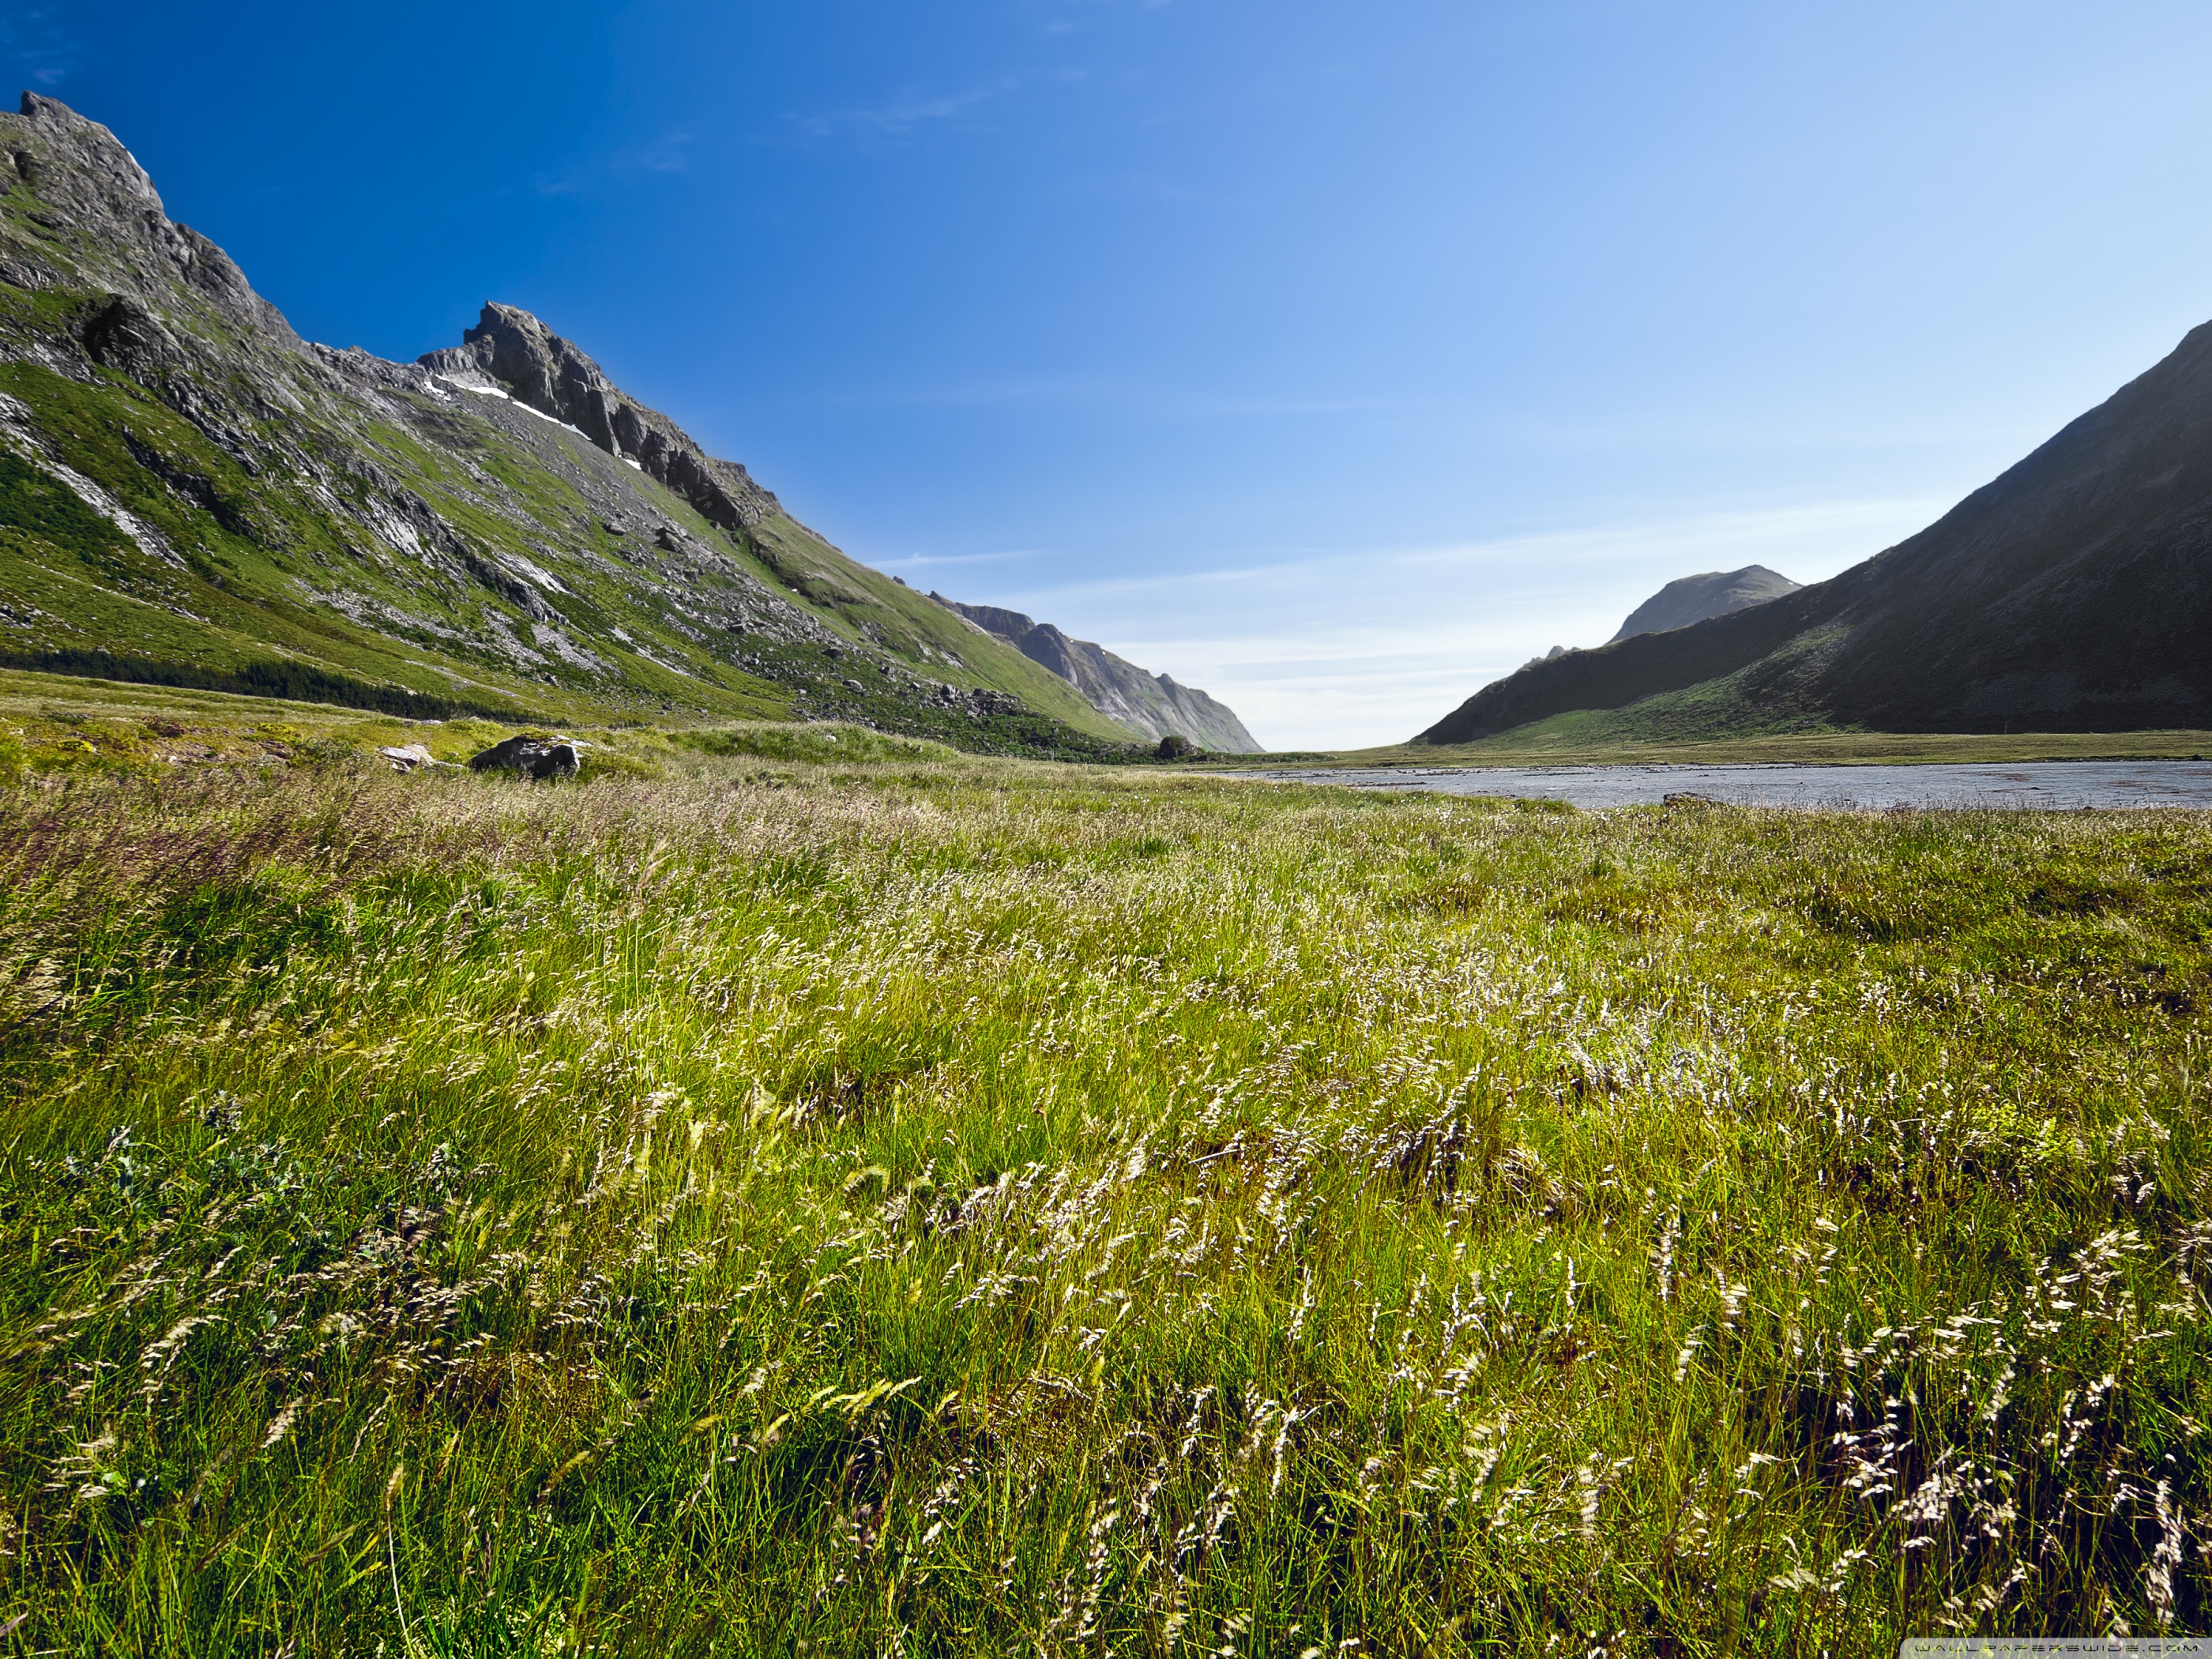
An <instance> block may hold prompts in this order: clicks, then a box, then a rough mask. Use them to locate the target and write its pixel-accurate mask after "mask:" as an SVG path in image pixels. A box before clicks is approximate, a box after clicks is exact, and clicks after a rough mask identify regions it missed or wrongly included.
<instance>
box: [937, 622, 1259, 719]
mask: <svg viewBox="0 0 2212 1659" xmlns="http://www.w3.org/2000/svg"><path fill="white" fill-rule="evenodd" d="M929 597H930V598H932V599H935V600H936V601H937V602H938V603H939V605H944V606H945V608H946V609H947V610H949V611H956V612H957V613H958V614H959V615H961V616H963V617H966V618H967V619H968V620H969V622H971V623H975V626H976V627H978V628H980V629H982V630H983V631H984V632H985V633H987V634H994V635H997V636H998V637H999V638H1000V639H1002V640H1004V641H1006V642H1007V643H1008V644H1009V645H1011V646H1012V647H1014V648H1015V649H1016V650H1017V651H1019V652H1020V653H1022V654H1023V655H1024V656H1025V657H1027V658H1028V659H1030V661H1031V662H1034V663H1036V664H1038V665H1041V666H1042V667H1045V668H1049V669H1050V670H1052V671H1053V672H1054V673H1055V674H1057V675H1059V676H1060V678H1062V679H1064V680H1066V682H1067V683H1068V684H1070V685H1072V686H1073V687H1074V688H1075V689H1076V690H1078V691H1079V692H1081V693H1082V694H1083V696H1084V700H1085V702H1089V703H1090V705H1091V707H1092V708H1096V709H1097V711H1098V712H1099V713H1100V714H1104V715H1106V716H1108V717H1109V718H1110V719H1113V720H1119V721H1121V724H1122V725H1124V726H1129V727H1131V728H1133V730H1135V731H1139V732H1143V733H1144V734H1145V735H1146V737H1148V738H1164V737H1168V736H1170V734H1172V735H1175V736H1179V737H1183V738H1189V739H1190V740H1191V741H1192V742H1193V743H1194V744H1197V745H1198V746H1199V747H1200V748H1201V749H1210V750H1213V751H1214V752H1215V753H1216V754H1222V755H1256V754H1260V753H1262V752H1263V751H1262V750H1261V746H1260V744H1259V741H1258V740H1257V739H1256V738H1254V737H1253V735H1252V734H1251V733H1250V732H1248V731H1246V730H1245V729H1244V722H1243V721H1242V720H1238V719H1237V714H1236V711H1235V710H1233V709H1231V708H1230V707H1229V706H1228V705H1227V704H1226V703H1224V702H1218V701H1217V700H1216V699H1214V698H1212V697H1210V696H1207V695H1206V693H1205V692H1203V691H1201V690H1199V689H1198V688H1197V687H1196V686H1191V685H1182V684H1177V683H1176V681H1175V680H1174V679H1172V678H1170V677H1169V676H1168V675H1165V674H1153V673H1148V672H1146V671H1145V670H1144V669H1141V668H1139V667H1138V666H1137V665H1136V664H1134V663H1133V662H1129V661H1127V660H1126V659H1123V658H1121V657H1117V656H1115V654H1114V653H1112V652H1111V651H1109V650H1108V649H1106V647H1104V646H1103V645H1094V644H1092V643H1091V641H1089V640H1072V639H1070V638H1068V636H1067V635H1065V634H1063V633H1061V632H1060V629H1057V628H1054V626H1053V625H1052V624H1051V623H1041V622H1038V621H1036V620H1035V619H1034V618H1033V617H1025V616H1024V615H1023V614H1022V613H1021V612H1020V611H1006V610H1002V609H1001V608H1000V607H999V606H997V605H963V604H961V603H960V602H959V601H958V600H957V599H946V598H945V596H944V595H943V594H942V593H932V594H931V595H930V596H929Z"/></svg>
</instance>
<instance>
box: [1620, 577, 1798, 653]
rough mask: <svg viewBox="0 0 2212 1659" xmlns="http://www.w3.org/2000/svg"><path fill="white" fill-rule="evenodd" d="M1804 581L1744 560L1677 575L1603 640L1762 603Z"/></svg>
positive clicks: (1659, 630) (1685, 624) (1683, 625)
mask: <svg viewBox="0 0 2212 1659" xmlns="http://www.w3.org/2000/svg"><path fill="white" fill-rule="evenodd" d="M1803 585H1804V584H1802V582H1793V581H1791V580H1790V578H1789V577H1787V576H1785V575H1784V574H1782V573H1781V572H1780V571H1778V570H1769V569H1768V568H1766V567H1765V565H1763V564H1747V565H1746V566H1744V568H1742V569H1741V570H1710V571H1707V572H1706V573H1705V574H1703V575H1701V576H1680V577H1677V578H1676V579H1675V580H1673V581H1671V582H1668V584H1667V585H1666V586H1664V587H1662V588H1661V589H1660V590H1659V591H1658V592H1656V593H1654V594H1653V595H1652V596H1651V597H1650V599H1646V600H1644V603H1643V604H1641V605H1638V606H1637V607H1636V609H1635V610H1633V611H1630V612H1629V613H1628V620H1627V621H1626V622H1624V623H1621V625H1620V632H1619V633H1617V634H1615V635H1613V638H1612V639H1610V640H1607V641H1606V643H1607V645H1612V644H1613V643H1614V642H1615V641H1620V640H1625V639H1629V638H1631V637H1632V636H1633V635H1638V634H1663V633H1665V632H1667V630H1668V629H1673V628H1687V627H1688V626H1689V625H1690V624H1691V623H1701V622H1703V621H1705V618H1706V617H1725V616H1726V615H1728V613H1729V611H1741V610H1742V609H1743V608H1744V607H1745V606H1746V605H1765V603H1766V602H1767V600H1769V599H1780V598H1781V597H1782V596H1783V595H1784V593H1795V592H1796V591H1797V590H1798V589H1799V588H1800V587H1801V586H1803Z"/></svg>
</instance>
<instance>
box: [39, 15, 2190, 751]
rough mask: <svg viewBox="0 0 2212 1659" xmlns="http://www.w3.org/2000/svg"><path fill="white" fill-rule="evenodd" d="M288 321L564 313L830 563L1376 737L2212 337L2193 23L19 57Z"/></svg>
mask: <svg viewBox="0 0 2212 1659" xmlns="http://www.w3.org/2000/svg"><path fill="white" fill-rule="evenodd" d="M0 56H4V57H5V58H7V60H8V64H9V68H10V69H12V70H13V71H14V73H15V77H16V81H17V82H18V84H20V85H25V86H31V87H34V88H39V89H40V90H42V91H46V92H47V93H49V94H52V95H54V96H57V97H59V98H62V99H64V100H67V101H69V102H70V104H72V105H73V106H76V107H77V108H79V109H80V110H82V111H83V112H85V113H87V114H88V115H90V116H92V117H93V118H95V119H98V120H100V121H104V122H106V124H107V125H110V126H112V128H114V129H115V131H117V132H118V134H119V135H120V136H121V137H123V138H124V140H125V143H128V144H130V145H131V148H132V149H133V150H134V151H135V152H136V154H137V156H138V157H139V159H140V160H141V161H143V163H144V164H145V165H146V167H148V168H149V171H151V172H152V173H153V174H154V177H155V182H156V183H157V185H159V186H160V187H161V191H162V192H163V195H164V198H165V200H166V201H167V205H168V208H169V210H170V212H171V213H172V214H173V216H176V217H178V218H180V219H183V220H185V222H188V223H191V224H192V225H194V226H195V227H197V228H199V229H201V230H202V231H204V232H205V233H206V234H209V235H210V236H213V237H214V238H215V239H216V240H217V241H219V242H221V243H222V244H223V245H224V246H226V247H228V249H229V250H230V251H231V252H232V253H233V254H234V255H235V256H236V257H237V258H239V260H240V263H241V264H243V265H244V266H245V267H246V271H247V273H248V275H249V276H251V277H252V279H253V281H254V283H255V284H256V285H257V286H258V288H259V289H261V291H262V292H263V293H264V294H265V295H268V296H269V297H270V299H271V300H273V301H276V303H277V304H278V305H279V306H281V307H283V310H284V311H285V313H287V314H288V315H289V317H290V318H291V319H292V320H293V322H294V323H295V325H297V326H298V327H299V329H300V330H301V332H302V333H305V334H307V335H308V336H309V337H313V338H317V339H320V340H324V341H327V342H329V343H332V344H335V345H350V344H360V345H362V346H366V347H367V348H368V349H371V350H373V351H376V352H380V353H382V354H384V355H386V356H394V357H402V358H406V357H412V356H415V355H416V354H417V353H419V352H421V351H423V350H426V349H430V348H431V347H434V346H438V345H443V344H448V343H453V342H454V341H456V340H458V338H459V333H460V331H461V329H462V328H463V327H464V326H465V325H466V324H468V323H469V322H471V321H472V320H473V319H474V317H475V314H476V311H477V307H478V305H479V304H480V303H481V302H482V301H484V300H486V299H499V300H502V301H508V302H511V303H513V304H517V305H521V306H525V307H528V308H529V309H531V310H532V311H534V312H536V313H538V314H539V315H540V316H542V317H543V318H544V319H546V321H547V322H548V323H550V325H552V326H554V327H555V328H556V329H557V330H558V331H561V332H562V333H564V334H566V335H568V336H569V337H571V338H573V339H574V340H575V341H577V342H578V343H580V344H581V345H582V346H583V347H584V349H586V350H587V351H589V352H591V353H592V355H593V356H596V357H598V358H599V361H600V362H601V363H602V364H603V365H605V368H607V370H608V371H609V373H610V374H611V375H612V376H613V378H614V379H615V380H617V382H618V383H619V384H621V385H622V386H624V387H625V388H626V389H627V390H629V392H631V393H633V394H634V395H635V396H637V397H640V398H643V399H644V400H646V401H647V402H648V403H651V404H655V405H656V406H658V407H659V408H661V409H664V410H667V411H668V412H669V413H670V414H671V415H673V416H676V417H677V418H678V420H680V421H682V422H684V424H685V425H687V426H688V427H689V428H690V429H691V430H692V432H693V433H694V434H695V435H697V436H698V437H699V438H700V439H701V440H702V441H704V442H705V443H706V444H707V445H708V447H709V448H711V449H713V450H714V451H715V452H716V453H721V454H725V455H728V456H731V457H732V458H733V459H738V460H742V461H744V463H746V464H747V465H749V466H750V468H751V469H752V471H754V473H755V474H756V476H757V477H760V478H761V479H762V481H763V483H767V484H768V485H769V487H770V488H771V489H775V490H776V491H777V492H778V493H779V495H781V497H782V498H783V500H784V501H785V503H786V505H787V506H788V507H790V508H791V509H792V511H793V513H796V514H797V515H798V516H799V518H800V519H802V520H805V521H806V522H807V523H809V524H811V525H812V526H814V527H815V528H817V529H818V530H820V531H822V532H823V533H825V534H827V535H829V537H830V538H832V539H834V540H836V542H837V543H838V544H840V545H842V546H843V547H844V548H845V549H846V550H848V551H849V552H850V553H852V554H853V555H854V556H856V557H858V558H860V559H863V560H866V562H870V563H872V564H876V565H878V566H880V567H882V568H886V569H889V570H892V571H895V572H896V573H897V574H901V575H902V576H904V577H905V578H906V579H907V580H908V581H909V582H912V583H914V584H915V585H916V586H921V587H925V588H927V587H936V588H939V589H942V590H943V591H944V592H946V593H948V594H951V595H952V596H954V597H956V598H960V599H970V600H976V601H987V602H990V603H995V604H1005V605H1016V606H1018V607H1019V608H1021V609H1024V610H1026V611H1031V612H1032V613H1033V614H1035V615H1037V616H1039V617H1043V618H1046V619H1048V620H1050V621H1053V622H1056V623H1060V625H1061V626H1062V627H1064V628H1066V629H1067V630H1068V631H1069V632H1071V633H1073V634H1075V635H1079V636H1080V637H1085V638H1093V639H1097V640H1100V641H1103V642H1104V643H1105V644H1107V645H1108V646H1109V647H1112V648H1113V649H1115V650H1117V651H1120V652H1121V653H1123V654H1125V655H1127V656H1129V657H1131V658H1133V659H1135V660H1136V661H1139V662H1140V663H1143V664H1144V665H1146V666H1147V667H1151V668H1154V669H1165V670H1167V671H1170V672H1172V673H1174V674H1175V675H1176V678H1179V679H1183V680H1185V681H1187V682H1188V683H1191V684H1198V685H1201V686H1204V687H1206V688H1207V689H1208V690H1212V691H1213V692H1214V693H1215V694H1216V695H1218V696H1221V697H1223V698H1224V699H1225V700H1226V701H1228V702H1230V703H1231V705H1232V706H1233V707H1235V708H1237V710H1238V711H1239V712H1240V713H1241V714H1243V715H1244V716H1245V718H1246V720H1247V722H1248V723H1249V725H1250V726H1252V728H1253V729H1254V731H1255V732H1256V733H1257V735H1258V736H1259V737H1260V738H1261V741H1263V742H1265V743H1267V744H1269V745H1270V746H1272V747H1278V748H1282V747H1291V746H1309V745H1310V746H1346V745H1352V744H1368V743H1379V742H1389V741H1395V740H1398V739H1401V738H1404V737H1406V736H1408V735H1410V734H1411V733H1412V732H1414V731H1416V730H1418V729H1419V728H1420V727H1421V726H1425V725H1427V724H1429V723H1430V722H1431V721H1432V720H1435V719H1437V718H1438V717H1439V716H1441V715H1442V714H1444V713H1445V712H1446V711H1447V710H1448V709H1449V708H1451V707H1453V706H1454V705H1455V704H1456V703H1457V702H1459V701H1460V700H1461V699H1462V698H1463V697H1464V696H1467V695H1468V694H1469V693H1470V692H1472V691H1473V690H1474V689H1475V688H1476V687H1477V686H1479V685H1480V684H1483V683H1484V682H1485V681H1486V680H1488V679H1491V678H1494V677H1496V676H1497V675H1498V674H1499V673H1502V672H1504V671H1507V670H1509V669H1510V668H1511V667H1512V666H1513V665H1516V664H1517V663H1518V662H1520V661H1522V659H1525V658H1527V657H1528V656H1529V655H1531V654H1533V653H1536V652H1538V651H1541V650H1543V649H1545V648H1547V647H1550V646H1551V645H1553V644H1569V645H1573V644H1595V643H1597V642H1599V641H1601V640H1603V639H1604V638H1606V637H1607V635H1609V634H1610V633H1611V632H1612V631H1613V628H1614V627H1615V626H1617V625H1618V623H1619V621H1620V617H1622V616H1623V615H1624V614H1625V613H1626V611H1628V610H1629V609H1631V608H1632V606H1633V605H1635V604H1636V603H1637V602H1638V600H1640V599H1643V598H1644V597H1645V596H1646V595H1647V594H1648V593H1649V592H1650V591H1651V590H1652V589H1654V588H1656V586H1659V585H1660V584H1661V583H1662V582H1664V581H1666V580H1669V579H1671V578H1673V577H1674V576H1678V575H1683V574H1689V573H1691V572H1692V571H1698V570H1707V569H1716V568H1733V567H1734V566H1735V565H1739V564H1742V563H1747V562H1753V561H1757V562H1763V563H1765V564H1769V565H1771V566H1773V567H1775V568H1778V569H1780V570H1782V571H1784V573H1785V574H1790V575H1791V576H1794V577H1796V578H1798V579H1799V580H1809V579H1814V578H1817V577H1820V576H1826V575H1829V574H1834V573H1835V572H1836V571H1838V570H1839V569H1842V568H1844V567H1845V566H1846V565H1849V564H1850V563H1852V562H1856V561H1857V559H1859V558H1862V557H1864V556H1868V555H1869V554H1871V553H1874V552H1875V551H1877V550H1880V549H1881V547H1883V546H1885V545H1887V544H1890V543H1891V542H1893V541H1895V540H1897V539H1899V538H1901V537H1902V536H1904V535H1905V534H1907V533H1909V532H1911V531H1912V530H1914V529H1917V528H1918V527H1919V526H1921V525H1922V524H1924V523H1925V522H1927V521H1928V520H1929V519H1931V518H1932V517H1934V516H1935V515H1936V513H1939V512H1940V511H1942V508H1943V507H1946V506H1948V504H1949V503H1950V502H1951V501H1954V500H1956V499H1957V498H1958V497H1959V496H1960V495H1963V494H1964V493H1966V491H1967V490H1968V489H1972V488H1973V487H1974V486H1975V485H1977V484H1978V483H1982V482H1984V480H1985V479H1986V478H1988V477H1990V476H1991V475H1993V474H1994V473H1995V472H1996V471H1999V470H2001V469H2002V467H2003V466H2005V465H2008V463H2010V462H2011V461H2012V460H2014V459H2017V458H2018V457H2019V456H2020V455H2021V454H2022V453H2025V452H2026V451H2027V449H2028V448H2030V447H2033V445H2034V444H2035V443H2036V442H2038V441H2040V440H2041V439H2042V438H2043V437H2045V436H2046V435H2049V434H2050V433H2051V431H2053V430H2055V429H2056V428H2057V427H2058V426H2059V425H2061V424H2062V423H2063V422H2065V421H2066V420H2067V419H2069V418H2070V417H2071V416H2074V415H2075V414H2077V413H2079V412H2080V411H2081V410H2083V409H2085V408H2087V407H2088V406H2089V405H2090V404H2093V403H2095V402H2097V401H2098V400H2099V399H2100V398H2103V397H2105V396H2106V395H2107V394H2108V393H2110V392H2112V390H2113V389H2114V388H2115V387H2117V386H2118V385H2119V384H2120V383H2122V382H2123V381H2124V380H2127V379H2129V378H2130V377H2131V376H2132V375H2134V374H2137V373H2140V372H2141V371H2142V369H2144V368H2148V366H2149V365H2150V364H2151V363H2152V362H2154V361H2155V360H2156V359H2157V358H2158V357H2160V356H2162V355H2163V354H2164V353H2165V352H2166V351H2167V350H2169V349H2171V348H2172V345H2173V344H2174V343H2175V342H2176V341H2177V340H2178V339H2179V337H2180V336H2181V335H2182V334H2183V333H2184V332H2185V331H2186V330H2187V329H2189V328H2191V327H2192V326H2194V325H2196V324H2197V323H2199V322H2202V321H2203V320H2205V319H2207V318H2212V212H2208V210H2207V209H2208V206H2209V205H2212V203H2208V190H2207V182H2208V181H2207V173H2208V168H2212V98H2207V97H2206V96H2205V95H2204V92H2203V88H2204V85H2205V83H2206V80H2207V71H2208V70H2212V8H2208V7H2205V6H2203V4H2201V3H2170V4H2162V3H2141V4H2136V3H2127V0H2106V3H2102V4H2094V5H2093V4H2088V3H2079V4H2049V3H2038V0H2009V3H2003V4H1997V3H1987V4H1980V3H1977V4H1963V3H1960V4H1953V3H1945V0H1915V3H1910V4H1903V3H1898V4H1893V3H1888V0H1853V3H1850V4H1842V3H1838V4H1793V3H1789V0H1760V3H1756V4H1749V3H1747V4H1736V3H1669V4H1661V3H1642V0H1637V3H1631V0H1619V3H1578V0H1541V3H1533V0H1532V3H1478V0H1461V3H1443V0H1434V3H1431V0H1407V3H1388V0H1385V3H1374V0H1370V3H1365V4H1352V3H1334V4H1318V3H1307V0H1265V3H1261V0H1151V3H1146V0H976V3H963V4H939V5H931V4H923V3H895V0H812V3H808V4H805V5H793V4H788V3H787V4H781V5H767V4H756V3H742V0H741V3H719V4H710V3H702V0H648V3H636V4H629V5H581V4H566V3H562V0H536V3H532V4H528V5H524V4H511V5H470V4H465V3H449V4H441V5H436V6H432V5H427V4H422V3H416V0H387V3H383V4H380V5H378V6H375V7H369V6H355V7H343V8H342V7H301V6H299V5H297V4H295V3H287V4H276V3H268V0H227V3H223V4H221V5H216V4H192V3H174V0H172V3H167V4H161V5H155V4H143V3H112V4H99V3H89V0H87V3H73V0H72V3H47V0H36V3H33V4H32V5H29V6H24V5H21V4H18V5H17V6H15V7H12V8H9V9H8V10H7V11H5V12H4V13H0Z"/></svg>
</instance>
